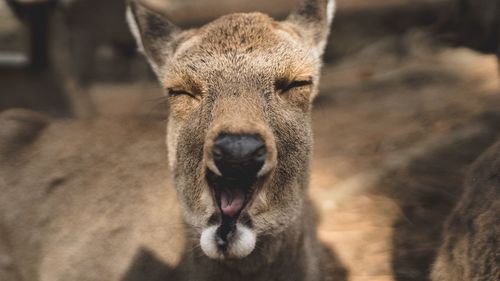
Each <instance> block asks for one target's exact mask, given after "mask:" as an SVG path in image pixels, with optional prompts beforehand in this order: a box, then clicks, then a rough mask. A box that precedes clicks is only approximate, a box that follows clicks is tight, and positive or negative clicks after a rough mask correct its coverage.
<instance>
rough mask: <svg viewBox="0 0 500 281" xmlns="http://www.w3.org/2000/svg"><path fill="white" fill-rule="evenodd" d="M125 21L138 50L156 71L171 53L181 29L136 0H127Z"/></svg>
mask: <svg viewBox="0 0 500 281" xmlns="http://www.w3.org/2000/svg"><path fill="white" fill-rule="evenodd" d="M127 21H128V24H129V27H130V31H131V32H132V34H133V35H134V37H135V39H136V41H137V45H138V46H139V50H140V51H141V52H142V53H144V55H145V56H146V57H147V59H148V60H149V62H150V64H151V65H152V67H153V69H154V70H155V71H157V72H158V71H159V69H160V68H161V67H162V66H163V65H164V64H165V63H166V61H167V60H168V58H169V57H171V56H172V55H173V52H174V49H175V47H174V46H175V41H176V40H175V39H176V38H177V37H178V35H179V34H180V33H181V29H180V28H178V27H177V26H176V25H174V24H173V23H171V22H170V21H168V20H167V19H165V18H164V17H163V16H162V15H160V14H158V13H157V12H154V11H152V10H151V9H149V8H147V7H145V6H144V5H142V4H139V3H138V2H137V0H129V1H128V6H127Z"/></svg>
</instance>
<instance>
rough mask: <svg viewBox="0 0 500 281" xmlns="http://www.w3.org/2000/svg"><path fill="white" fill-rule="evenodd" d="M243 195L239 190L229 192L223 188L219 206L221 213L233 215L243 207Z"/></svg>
mask: <svg viewBox="0 0 500 281" xmlns="http://www.w3.org/2000/svg"><path fill="white" fill-rule="evenodd" d="M244 202H245V195H244V194H243V192H241V191H240V190H237V189H236V190H232V191H231V193H229V192H228V191H226V190H223V191H222V192H221V194H220V206H221V209H222V213H223V214H224V215H226V216H230V217H234V216H235V215H236V214H238V212H239V211H240V210H241V209H242V208H243V204H244Z"/></svg>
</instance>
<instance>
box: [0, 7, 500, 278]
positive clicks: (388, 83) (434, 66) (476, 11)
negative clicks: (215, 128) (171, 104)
mask: <svg viewBox="0 0 500 281" xmlns="http://www.w3.org/2000/svg"><path fill="white" fill-rule="evenodd" d="M143 2H147V3H148V4H149V5H150V6H151V7H154V8H155V9H157V10H158V11H159V12H161V13H162V14H165V15H166V16H167V17H168V18H169V19H170V20H171V21H173V22H174V23H176V24H178V25H180V26H182V27H196V26H200V25H202V24H204V23H206V22H208V21H210V20H212V19H215V18H217V17H218V16H220V15H223V14H227V13H230V12H235V11H263V12H266V13H269V14H271V15H272V16H274V17H275V18H277V19H282V18H285V17H286V15H287V14H288V13H289V12H290V10H291V9H293V8H294V7H295V5H296V2H297V1H296V0H253V1H245V0H144V1H143ZM337 2H338V5H337V6H338V9H337V14H336V17H335V20H334V23H333V26H332V32H331V36H330V40H329V45H328V48H327V51H326V53H325V65H324V69H323V78H322V82H321V86H320V87H321V94H320V96H319V98H318V99H317V101H316V102H315V111H314V114H313V120H314V128H315V152H314V154H315V156H314V161H313V167H312V171H313V172H312V176H311V177H312V178H311V181H312V182H311V196H312V198H313V199H314V200H315V201H316V203H317V206H318V209H319V210H320V212H321V214H322V221H321V226H320V236H321V239H322V240H323V241H325V242H327V243H328V244H329V245H331V246H332V248H334V249H335V250H336V252H337V253H338V255H339V257H340V259H341V260H342V262H343V263H344V264H345V265H346V267H347V268H348V270H349V280H355V281H362V280H370V281H382V280H383V281H386V280H418V281H422V280H428V277H427V275H428V272H429V267H430V265H431V263H432V261H433V258H434V254H435V251H436V248H437V246H438V243H439V238H440V229H441V223H442V221H443V220H444V218H445V217H446V215H447V214H448V213H449V211H450V209H451V208H452V206H453V205H454V203H455V201H456V199H457V196H459V195H460V192H461V184H462V181H463V177H464V173H465V171H466V170H467V167H468V165H469V164H470V163H471V162H472V161H473V160H474V159H475V158H476V157H477V156H478V155H479V154H480V153H481V152H482V151H483V150H484V149H485V148H486V147H488V145H489V144H491V143H492V142H494V140H495V139H497V137H498V133H499V132H500V98H499V94H500V89H499V88H500V87H499V85H500V83H499V74H498V65H497V57H496V56H495V53H497V54H500V48H499V40H500V19H499V18H500V16H499V15H500V1H498V0H469V1H468V0H337ZM161 95H162V92H161V90H160V89H159V87H158V86H157V83H156V81H155V78H154V77H153V74H152V72H151V70H150V69H149V67H148V66H147V65H146V63H145V60H144V59H143V58H142V57H141V55H139V54H137V52H136V47H135V45H134V42H133V40H132V37H131V35H130V34H129V32H128V28H127V26H126V22H125V4H124V1H123V0H0V110H4V109H7V108H13V107H23V108H30V109H34V110H39V111H42V112H45V113H48V114H50V115H52V116H55V117H60V118H119V117H120V116H131V115H141V116H144V115H146V116H148V117H151V120H152V122H155V121H153V120H159V122H163V120H165V116H166V115H167V114H168V106H167V105H166V104H164V102H163V99H162V98H161Z"/></svg>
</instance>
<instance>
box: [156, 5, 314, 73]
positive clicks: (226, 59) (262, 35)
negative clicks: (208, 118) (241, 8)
mask: <svg viewBox="0 0 500 281" xmlns="http://www.w3.org/2000/svg"><path fill="white" fill-rule="evenodd" d="M257 15H260V14H257ZM236 27H237V28H236ZM285 28H286V27H283V26H281V25H280V24H279V23H276V22H271V23H265V24H263V26H259V25H257V26H252V25H243V26H236V25H227V26H226V28H225V29H222V30H220V29H218V28H214V30H213V32H214V33H216V34H212V33H211V32H207V33H202V34H201V35H200V34H197V35H194V36H192V37H191V38H190V39H188V40H186V41H185V42H184V43H183V44H181V45H180V46H179V48H178V50H177V52H176V55H175V56H174V60H173V61H172V65H171V67H170V68H169V70H168V71H167V75H166V77H165V79H166V80H179V79H186V78H189V79H193V80H201V81H203V80H211V81H213V80H234V79H239V80H245V79H259V80H262V79H263V78H264V79H265V78H266V77H267V78H269V79H277V78H287V77H289V76H292V77H291V78H293V76H306V75H309V76H311V75H315V74H316V72H317V65H318V63H317V60H318V58H317V56H316V55H315V54H313V53H311V49H309V48H306V47H304V46H303V44H302V42H301V41H300V38H299V36H297V35H295V34H294V33H293V32H290V31H289V30H286V29H285ZM209 31H211V29H209ZM216 35H217V36H216Z"/></svg>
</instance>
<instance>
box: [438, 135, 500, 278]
mask: <svg viewBox="0 0 500 281" xmlns="http://www.w3.org/2000/svg"><path fill="white" fill-rule="evenodd" d="M499 171H500V142H497V143H496V144H494V145H492V147H490V148H489V149H487V150H486V152H485V153H483V154H482V155H481V156H480V157H479V158H478V159H477V160H476V161H475V162H474V163H473V165H472V166H471V168H470V170H469V172H468V175H467V178H466V181H465V188H464V191H463V194H462V196H461V199H460V200H459V201H458V203H457V205H456V206H455V208H454V210H453V211H452V212H451V214H450V215H449V217H448V219H447V221H446V222H445V225H444V228H443V234H442V236H443V242H442V245H441V247H440V248H439V250H438V254H437V258H436V262H435V264H434V266H433V269H432V274H431V276H432V280H433V281H438V280H439V281H452V280H453V281H456V280H463V281H489V280H499V279H500V264H499V257H500V248H499V246H498V244H499V239H500V215H499V214H500V172H499Z"/></svg>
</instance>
